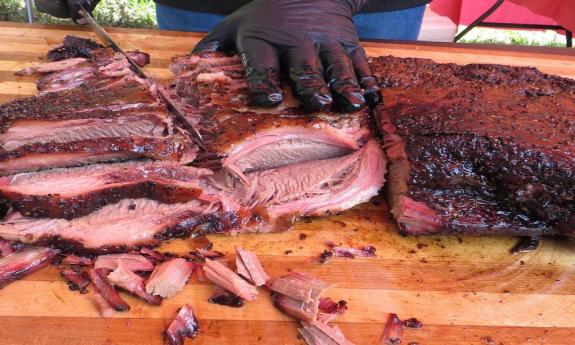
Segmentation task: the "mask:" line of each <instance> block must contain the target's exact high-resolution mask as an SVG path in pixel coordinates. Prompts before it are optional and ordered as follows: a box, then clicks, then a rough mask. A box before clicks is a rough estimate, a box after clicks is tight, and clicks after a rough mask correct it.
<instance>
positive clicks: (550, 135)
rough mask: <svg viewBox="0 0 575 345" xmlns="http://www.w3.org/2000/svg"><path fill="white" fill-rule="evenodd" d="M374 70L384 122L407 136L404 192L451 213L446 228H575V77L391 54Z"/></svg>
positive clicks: (379, 60)
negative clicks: (407, 171) (381, 95)
mask: <svg viewBox="0 0 575 345" xmlns="http://www.w3.org/2000/svg"><path fill="white" fill-rule="evenodd" d="M372 69H373V70H374V73H375V75H376V77H377V78H378V80H379V81H380V85H381V86H383V87H384V88H383V90H384V97H385V99H386V107H385V108H383V107H379V108H378V110H377V112H378V115H379V119H380V124H387V125H386V126H385V128H384V132H388V133H390V132H394V133H395V134H397V135H399V136H400V137H402V138H403V140H404V142H405V151H406V154H407V157H408V159H409V163H410V177H409V180H408V181H406V182H407V186H408V190H407V193H406V194H405V195H406V196H409V197H411V198H412V199H414V200H416V201H420V202H423V203H425V204H426V205H427V206H428V207H431V208H432V209H433V210H435V211H436V212H437V213H438V214H439V215H440V216H442V217H443V218H444V220H445V223H446V227H445V228H444V229H442V230H440V232H461V233H475V234H487V233H493V234H523V235H528V236H532V235H538V234H541V235H552V234H556V233H563V234H567V235H570V234H572V233H573V232H574V229H573V226H572V224H573V221H574V220H575V205H574V204H573V200H575V146H574V145H573V144H572V143H573V142H575V81H572V80H568V79H564V78H560V77H556V76H550V75H546V74H543V73H541V72H539V71H538V70H536V69H533V68H521V67H509V66H500V65H477V64H475V65H467V66H459V65H454V64H436V63H434V62H432V61H430V60H424V59H399V58H393V57H381V58H377V59H374V60H373V62H372ZM407 71H409V72H408V73H407ZM392 164H393V163H392Z"/></svg>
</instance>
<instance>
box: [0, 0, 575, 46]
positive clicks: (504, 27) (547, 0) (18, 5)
mask: <svg viewBox="0 0 575 345" xmlns="http://www.w3.org/2000/svg"><path fill="white" fill-rule="evenodd" d="M490 9H491V10H493V12H492V13H491V14H490V15H489V16H486V17H485V18H484V19H483V22H487V24H480V26H477V27H473V29H472V30H469V32H466V33H465V35H463V36H462V37H458V39H457V41H458V42H462V43H495V44H513V45H531V46H555V47H565V46H566V44H567V41H568V35H567V31H566V30H565V28H571V30H573V26H575V1H574V0H507V1H503V0H484V1H476V0H434V1H432V3H431V4H430V5H428V6H427V9H426V11H425V15H424V18H423V23H422V27H421V33H420V35H419V40H424V41H436V42H453V41H454V40H455V38H456V35H457V34H458V33H459V34H461V33H462V32H464V31H465V29H466V28H467V27H468V26H470V25H473V23H474V22H475V21H476V20H477V19H478V18H480V17H481V16H482V15H484V14H486V12H487V11H489V10H490ZM572 10H573V11H572ZM570 12H571V13H570ZM94 15H95V17H96V19H97V20H98V21H99V22H100V23H101V24H102V25H104V26H114V27H125V28H142V29H153V28H156V26H157V22H156V13H155V3H154V2H153V1H152V0H102V2H101V3H100V4H99V5H98V7H97V9H96V10H95V12H94ZM32 17H33V21H34V22H35V23H42V24H50V23H59V24H61V23H65V24H71V23H72V22H71V20H62V19H57V18H54V17H51V16H49V15H46V14H44V13H40V12H38V11H37V10H36V9H35V8H33V6H32ZM0 21H11V22H27V21H28V18H27V14H26V6H25V0H0ZM483 25H486V26H483ZM493 26H496V27H493ZM550 28H553V29H550Z"/></svg>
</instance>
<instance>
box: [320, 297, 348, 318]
mask: <svg viewBox="0 0 575 345" xmlns="http://www.w3.org/2000/svg"><path fill="white" fill-rule="evenodd" d="M346 310H347V301H344V300H340V301H338V302H334V301H333V300H332V299H331V298H329V297H325V298H323V297H322V298H320V299H319V305H318V314H317V320H318V321H321V322H323V323H328V322H331V321H333V320H334V319H335V318H337V317H338V316H340V315H343V314H344V313H345V311H346Z"/></svg>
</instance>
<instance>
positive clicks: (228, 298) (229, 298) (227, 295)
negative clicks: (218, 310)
mask: <svg viewBox="0 0 575 345" xmlns="http://www.w3.org/2000/svg"><path fill="white" fill-rule="evenodd" d="M208 302H210V303H213V304H221V305H227V306H229V307H233V308H241V307H243V306H244V300H243V299H242V298H241V297H240V296H237V295H234V294H233V293H231V292H228V291H226V290H224V289H222V288H221V287H219V286H217V285H216V287H215V288H214V293H213V295H212V297H210V299H209V300H208Z"/></svg>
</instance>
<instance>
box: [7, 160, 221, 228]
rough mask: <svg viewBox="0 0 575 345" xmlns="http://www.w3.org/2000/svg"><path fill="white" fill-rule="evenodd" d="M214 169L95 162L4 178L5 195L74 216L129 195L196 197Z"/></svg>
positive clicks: (20, 204)
mask: <svg viewBox="0 0 575 345" xmlns="http://www.w3.org/2000/svg"><path fill="white" fill-rule="evenodd" d="M210 174H211V172H210V171H208V170H206V169H196V168H193V167H186V166H181V165H179V164H177V163H173V162H128V163H115V164H96V165H89V166H85V167H79V168H68V169H52V170H48V171H42V172H36V173H22V174H17V175H11V176H4V177H0V195H1V196H3V197H4V198H6V199H8V200H9V201H10V203H11V205H12V206H13V207H14V209H15V210H16V211H20V212H21V213H22V214H24V215H28V216H32V217H50V218H66V219H71V218H76V217H80V216H84V215H87V214H90V213H92V212H93V211H95V210H97V209H99V208H101V207H102V206H105V205H107V204H111V203H116V202H118V201H120V200H121V199H126V198H148V199H154V200H158V201H160V202H162V203H182V202H187V201H191V200H194V199H197V198H198V197H199V196H200V194H201V193H202V189H201V187H200V181H199V179H200V177H202V176H208V175H210ZM54 188H58V190H59V192H58V193H57V194H55V193H54Z"/></svg>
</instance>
